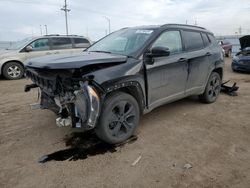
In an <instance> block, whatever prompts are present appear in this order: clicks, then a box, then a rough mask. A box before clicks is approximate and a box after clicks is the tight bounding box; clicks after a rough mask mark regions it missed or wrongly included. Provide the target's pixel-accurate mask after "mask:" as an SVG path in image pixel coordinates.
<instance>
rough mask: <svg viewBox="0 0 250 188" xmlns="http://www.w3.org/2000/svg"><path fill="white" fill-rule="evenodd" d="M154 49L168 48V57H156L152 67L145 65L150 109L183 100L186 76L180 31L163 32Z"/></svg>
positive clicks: (185, 61) (185, 59)
mask: <svg viewBox="0 0 250 188" xmlns="http://www.w3.org/2000/svg"><path fill="white" fill-rule="evenodd" d="M154 47H165V48H169V50H170V55H169V56H165V57H156V58H154V63H153V64H152V65H146V69H147V70H146V71H147V81H148V104H149V107H150V108H151V109H153V108H155V107H157V106H160V105H162V104H164V103H167V102H170V101H173V100H177V99H180V98H183V97H184V96H185V86H186V82H187V76H188V72H187V70H188V67H187V58H186V54H185V53H184V51H183V44H182V38H181V33H180V31H178V30H168V31H165V32H163V33H162V34H161V35H160V36H159V37H158V38H157V39H156V41H155V42H154V43H153V45H152V47H151V49H152V48H154Z"/></svg>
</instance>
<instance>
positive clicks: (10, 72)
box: [3, 62, 24, 80]
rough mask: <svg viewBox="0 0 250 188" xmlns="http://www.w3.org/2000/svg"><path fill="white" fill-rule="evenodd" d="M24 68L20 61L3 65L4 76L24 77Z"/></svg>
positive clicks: (10, 77)
mask: <svg viewBox="0 0 250 188" xmlns="http://www.w3.org/2000/svg"><path fill="white" fill-rule="evenodd" d="M23 74H24V68H23V66H22V65H21V64H20V63H16V62H9V63H6V64H5V65H4V67H3V76H4V77H5V78H6V79H8V80H17V79H20V78H22V77H23Z"/></svg>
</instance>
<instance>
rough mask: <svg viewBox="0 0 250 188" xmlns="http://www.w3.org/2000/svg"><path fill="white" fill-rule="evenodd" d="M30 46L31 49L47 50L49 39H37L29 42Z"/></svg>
mask: <svg viewBox="0 0 250 188" xmlns="http://www.w3.org/2000/svg"><path fill="white" fill-rule="evenodd" d="M30 46H32V51H43V50H49V40H48V39H38V40H35V41H34V42H32V43H31V44H30Z"/></svg>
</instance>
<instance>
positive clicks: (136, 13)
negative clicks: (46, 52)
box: [0, 0, 250, 40]
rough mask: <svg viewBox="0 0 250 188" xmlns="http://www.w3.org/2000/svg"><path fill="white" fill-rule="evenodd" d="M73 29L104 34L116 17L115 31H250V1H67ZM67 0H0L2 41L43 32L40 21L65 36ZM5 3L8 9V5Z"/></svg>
mask: <svg viewBox="0 0 250 188" xmlns="http://www.w3.org/2000/svg"><path fill="white" fill-rule="evenodd" d="M68 4H69V8H70V9H71V11H70V12H69V31H70V33H71V34H79V35H88V36H89V37H90V38H91V39H92V40H97V39H99V38H101V37H103V36H104V35H105V33H106V31H107V29H108V22H107V20H106V19H105V18H104V16H108V17H109V18H110V19H111V29H112V31H114V30H117V29H120V28H123V27H129V26H137V25H159V24H164V23H182V24H184V23H186V21H187V22H188V24H194V23H195V21H196V22H197V23H198V25H200V26H203V27H206V28H208V29H209V30H211V31H212V32H214V33H215V34H217V35H223V34H234V33H235V32H236V31H237V30H238V28H239V27H240V26H241V27H242V28H243V30H242V31H243V32H245V33H247V32H248V30H249V29H250V26H249V23H250V13H249V10H250V2H249V0H231V1H226V0H192V1H188V0H144V1H141V0H116V1H114V0H105V1H103V0H95V1H90V0H85V1H82V0H68ZM62 6H63V1H62V0H53V1H52V0H43V1H38V0H32V1H31V0H1V1H0V7H1V12H0V23H1V26H0V40H19V39H22V38H23V37H28V36H32V35H40V25H42V26H43V27H42V28H43V32H44V25H45V24H46V25H48V31H49V33H54V34H55V33H58V34H65V20H64V12H63V11H61V10H60V8H61V7H62ZM3 7H4V8H3Z"/></svg>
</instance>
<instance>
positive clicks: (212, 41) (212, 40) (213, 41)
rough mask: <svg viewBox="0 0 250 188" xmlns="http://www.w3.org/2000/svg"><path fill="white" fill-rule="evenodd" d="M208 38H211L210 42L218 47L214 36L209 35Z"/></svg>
mask: <svg viewBox="0 0 250 188" xmlns="http://www.w3.org/2000/svg"><path fill="white" fill-rule="evenodd" d="M208 38H209V40H210V42H211V43H212V44H216V45H218V42H217V40H216V39H215V37H214V36H213V35H211V34H208Z"/></svg>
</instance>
